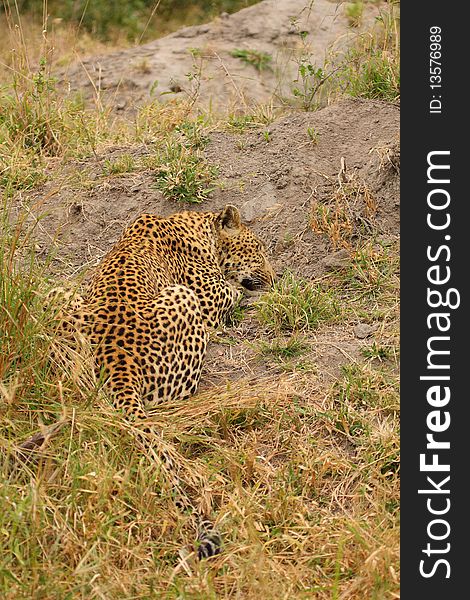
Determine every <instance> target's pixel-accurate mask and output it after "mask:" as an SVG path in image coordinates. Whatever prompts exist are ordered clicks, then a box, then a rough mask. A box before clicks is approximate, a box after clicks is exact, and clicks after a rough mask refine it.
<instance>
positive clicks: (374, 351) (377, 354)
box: [361, 342, 390, 360]
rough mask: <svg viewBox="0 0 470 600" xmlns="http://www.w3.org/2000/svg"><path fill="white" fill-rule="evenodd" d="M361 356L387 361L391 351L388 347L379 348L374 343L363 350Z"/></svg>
mask: <svg viewBox="0 0 470 600" xmlns="http://www.w3.org/2000/svg"><path fill="white" fill-rule="evenodd" d="M361 354H362V356H364V357H365V358H370V359H374V358H377V359H379V360H385V359H387V358H388V357H389V356H390V349H389V348H387V347H386V346H379V345H378V344H377V343H376V342H374V343H373V344H372V345H371V346H369V347H367V348H362V349H361Z"/></svg>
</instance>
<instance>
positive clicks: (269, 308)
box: [257, 271, 340, 332]
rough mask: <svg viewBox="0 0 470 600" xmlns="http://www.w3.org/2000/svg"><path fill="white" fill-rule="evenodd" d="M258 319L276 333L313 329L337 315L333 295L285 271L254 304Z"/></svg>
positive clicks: (338, 309) (330, 320)
mask: <svg viewBox="0 0 470 600" xmlns="http://www.w3.org/2000/svg"><path fill="white" fill-rule="evenodd" d="M257 308H258V318H259V319H260V321H261V322H262V323H265V324H266V325H268V326H269V327H270V328H271V329H273V330H274V331H276V332H282V331H303V330H306V329H316V328H317V327H318V326H319V325H320V324H321V323H326V322H330V323H331V322H333V321H334V320H335V319H337V318H338V316H339V314H340V308H339V305H338V303H337V302H336V300H335V298H334V296H333V294H332V293H330V292H329V291H326V290H324V289H322V287H321V286H320V285H318V284H313V283H311V282H308V281H305V280H303V279H299V278H297V277H296V276H295V275H294V274H293V273H291V272H289V271H287V272H285V273H284V275H283V276H282V277H281V279H280V280H279V281H278V282H277V283H276V284H275V285H274V288H273V289H272V291H270V292H268V293H266V294H264V295H263V296H262V297H261V298H260V300H259V301H258V303H257Z"/></svg>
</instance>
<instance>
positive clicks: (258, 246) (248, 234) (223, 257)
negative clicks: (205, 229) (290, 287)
mask: <svg viewBox="0 0 470 600" xmlns="http://www.w3.org/2000/svg"><path fill="white" fill-rule="evenodd" d="M215 227H216V232H217V238H218V250H219V262H220V267H221V269H222V272H223V274H224V276H225V278H226V279H227V280H228V281H230V282H231V283H233V284H235V285H236V287H240V286H241V287H242V288H244V290H245V291H247V292H248V293H253V292H258V291H261V290H266V289H269V288H270V287H271V286H272V284H273V283H274V277H275V274H274V270H273V268H272V266H271V264H270V262H269V260H268V257H267V255H266V249H265V247H264V244H263V243H262V242H261V241H260V240H259V239H258V238H257V237H256V235H255V234H254V233H253V232H252V231H250V229H249V228H248V227H247V226H246V225H244V224H243V223H242V222H241V218H240V212H239V211H238V209H237V208H236V207H235V206H232V205H230V204H228V205H227V206H226V207H225V208H224V209H223V210H222V212H221V213H220V214H218V215H217V216H216V218H215Z"/></svg>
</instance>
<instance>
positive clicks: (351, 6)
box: [345, 0, 364, 27]
mask: <svg viewBox="0 0 470 600" xmlns="http://www.w3.org/2000/svg"><path fill="white" fill-rule="evenodd" d="M345 12H346V17H347V19H348V22H349V25H350V27H359V25H360V24H361V21H362V13H363V12H364V2H362V1H361V0H356V1H355V2H349V3H348V4H346V9H345Z"/></svg>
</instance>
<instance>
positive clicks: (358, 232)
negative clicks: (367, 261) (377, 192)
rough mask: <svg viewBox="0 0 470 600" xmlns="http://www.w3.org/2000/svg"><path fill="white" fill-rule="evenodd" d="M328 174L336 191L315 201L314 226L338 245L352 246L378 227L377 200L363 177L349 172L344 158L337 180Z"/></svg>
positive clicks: (333, 244)
mask: <svg viewBox="0 0 470 600" xmlns="http://www.w3.org/2000/svg"><path fill="white" fill-rule="evenodd" d="M325 177H326V179H327V180H328V182H329V184H330V186H331V189H332V191H331V193H330V195H329V198H328V199H327V200H326V201H325V200H323V199H322V200H321V201H320V199H317V200H316V201H315V202H314V203H313V209H312V217H311V221H310V223H311V227H312V229H313V231H314V232H315V233H324V234H326V235H327V236H328V238H329V240H330V242H331V245H332V247H333V248H334V249H338V248H346V249H348V250H352V249H353V248H354V247H355V246H357V244H358V241H360V240H361V238H362V239H363V238H364V237H367V236H368V235H370V233H371V231H373V230H374V224H373V222H372V220H373V217H374V216H375V213H376V212H377V203H376V201H375V198H374V197H373V195H372V193H371V192H370V190H369V188H368V187H367V185H366V183H365V182H364V181H363V180H362V179H361V177H360V176H359V175H358V174H357V173H356V172H355V171H352V172H350V173H348V172H347V167H346V164H345V162H344V159H342V160H341V168H340V171H339V173H338V176H337V178H336V181H334V180H331V178H330V177H327V176H325Z"/></svg>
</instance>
